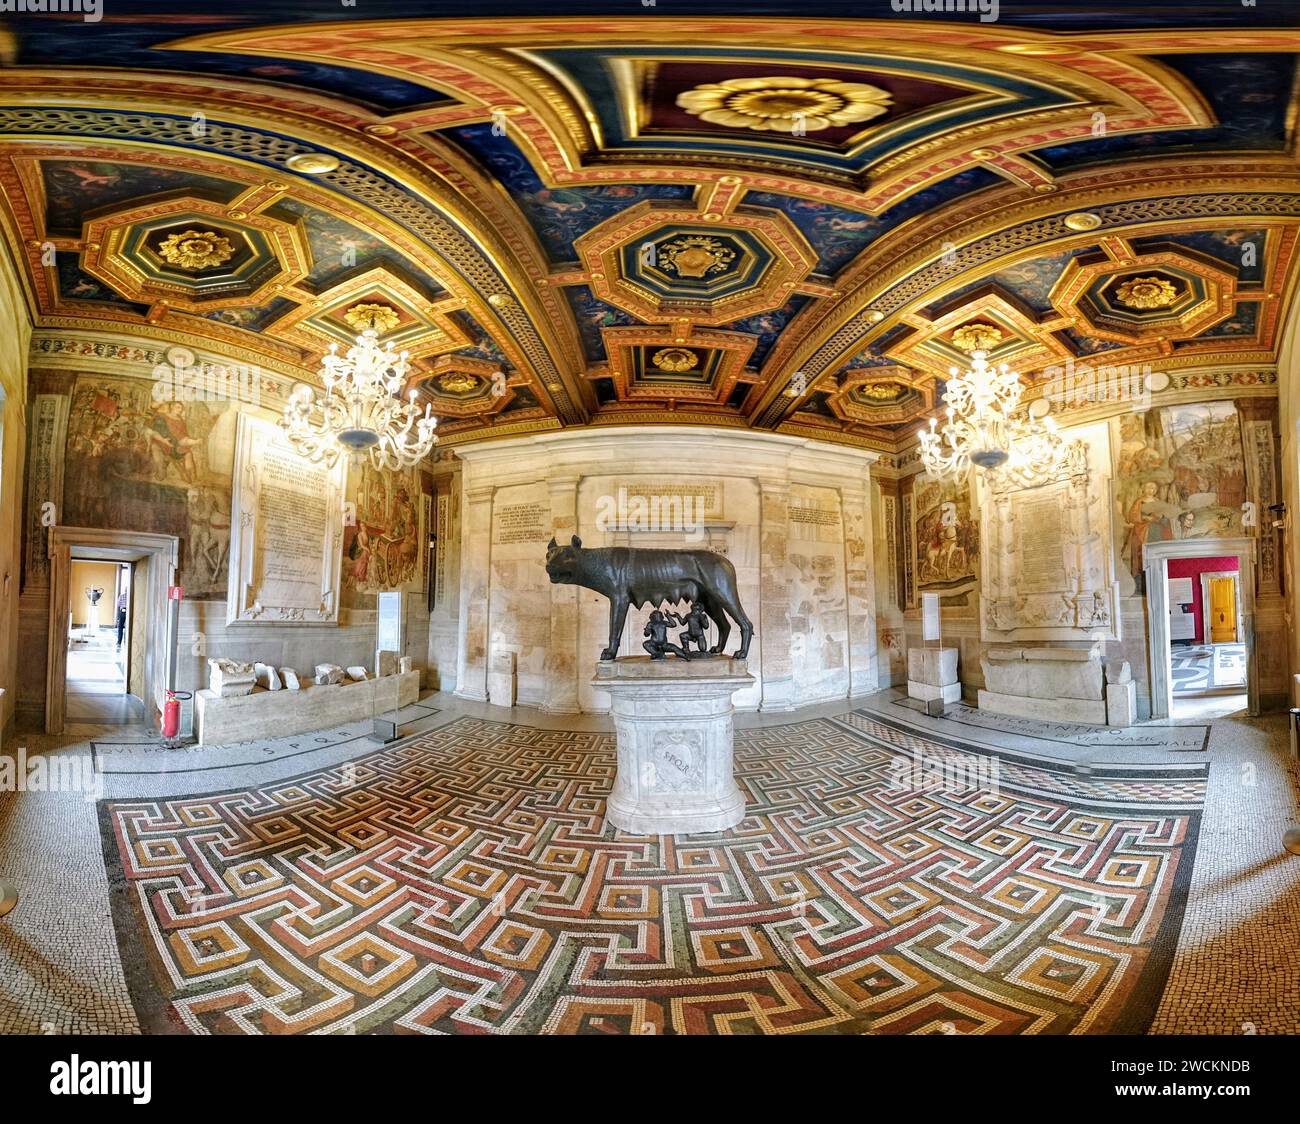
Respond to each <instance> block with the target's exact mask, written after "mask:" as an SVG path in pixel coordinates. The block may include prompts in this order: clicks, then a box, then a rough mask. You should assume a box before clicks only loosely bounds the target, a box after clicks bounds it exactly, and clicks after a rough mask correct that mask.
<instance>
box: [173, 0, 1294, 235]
mask: <svg viewBox="0 0 1300 1124" xmlns="http://www.w3.org/2000/svg"><path fill="white" fill-rule="evenodd" d="M774 33H775V34H777V35H779V43H780V46H781V47H782V48H783V49H786V50H791V51H795V50H798V49H799V48H802V47H807V48H810V49H814V50H816V51H818V52H819V53H820V54H822V55H823V56H824V55H825V54H826V53H827V52H833V53H839V54H842V55H844V56H845V58H846V61H847V60H851V59H852V58H853V53H854V52H862V51H867V52H870V53H871V54H872V55H873V56H876V57H881V58H883V59H884V60H885V64H884V65H886V66H887V65H888V62H889V60H890V59H895V60H898V62H899V63H900V64H904V63H908V62H911V61H912V60H916V59H921V60H927V61H934V60H942V61H946V62H952V63H958V64H961V65H962V66H963V67H965V68H966V69H967V70H968V71H969V72H971V73H972V74H973V75H974V74H977V73H978V71H979V70H980V69H981V68H983V70H984V71H986V72H998V71H1002V70H1005V69H1006V68H1007V66H1008V64H1009V61H1010V60H1011V59H1012V58H1014V66H1015V68H1016V72H1017V73H1018V74H1020V75H1022V76H1024V77H1025V78H1027V79H1029V80H1031V81H1035V82H1038V83H1040V84H1045V85H1048V86H1050V87H1053V88H1055V89H1058V90H1061V91H1062V92H1063V93H1065V94H1066V95H1067V98H1068V101H1069V102H1070V105H1068V106H1066V107H1063V108H1059V109H1051V110H1046V111H1035V112H1033V113H1032V114H1028V115H1026V118H1025V120H1024V122H1023V124H1017V123H1016V122H1015V121H1014V120H1013V121H1012V122H1011V123H1010V124H1009V123H1008V122H1007V121H1005V120H1003V121H991V122H989V124H988V127H987V128H985V129H983V131H982V132H981V128H980V127H978V126H977V127H974V129H973V130H971V131H961V132H960V133H957V132H954V133H952V134H951V135H950V142H949V140H944V141H941V142H940V143H941V145H942V150H941V149H934V150H927V149H926V148H925V146H918V147H917V148H915V149H914V150H913V149H911V148H909V149H908V150H907V151H905V152H904V153H900V154H896V155H895V156H893V157H890V158H888V159H886V160H883V161H881V162H880V163H879V164H878V165H877V166H876V167H875V168H873V169H872V172H871V179H870V182H866V181H863V182H861V183H859V184H857V186H858V187H860V188H862V189H864V190H865V192H866V194H865V196H859V197H858V199H857V202H856V206H858V207H859V208H863V209H866V210H867V211H868V212H869V213H879V211H880V210H881V209H883V208H884V207H885V206H886V205H892V204H894V203H897V202H899V201H900V200H901V199H903V198H905V197H906V196H907V195H908V194H911V193H912V192H914V191H917V190H922V189H923V188H924V187H926V186H928V185H929V184H930V183H932V182H934V181H935V180H936V179H938V178H941V177H942V176H946V175H951V174H952V172H953V171H954V170H956V169H955V168H954V166H953V160H954V158H956V159H959V160H965V161H966V162H969V163H970V164H972V165H973V164H974V163H975V162H976V161H975V158H974V157H973V156H972V155H971V152H972V149H975V148H979V147H988V146H989V145H990V144H992V145H993V146H994V147H995V149H996V150H997V151H998V152H999V153H1003V152H1008V153H1009V152H1012V151H1014V149H1015V148H1016V145H1017V143H1018V142H1021V143H1022V144H1023V146H1024V147H1029V146H1030V145H1031V144H1033V143H1035V142H1036V143H1039V144H1041V143H1042V139H1041V138H1042V136H1043V131H1044V130H1045V129H1048V128H1049V127H1050V129H1051V130H1052V133H1051V135H1052V137H1053V139H1054V140H1056V141H1057V142H1065V141H1066V140H1068V139H1082V138H1084V137H1087V136H1090V135H1091V132H1092V128H1093V113H1094V112H1095V111H1096V110H1097V109H1098V108H1103V109H1104V110H1105V111H1106V112H1107V114H1108V130H1109V132H1110V133H1111V134H1119V133H1123V132H1130V131H1131V132H1140V131H1147V132H1149V131H1152V130H1156V129H1172V128H1189V127H1198V126H1204V125H1209V124H1212V123H1213V115H1212V113H1211V112H1210V110H1209V107H1208V106H1207V105H1206V104H1205V103H1204V101H1203V100H1202V98H1201V96H1200V95H1199V93H1198V92H1197V91H1196V90H1195V88H1194V87H1193V86H1192V85H1191V84H1190V83H1189V82H1188V81H1186V80H1185V79H1184V78H1182V76H1181V75H1180V74H1178V72H1176V71H1174V70H1173V69H1172V68H1169V67H1166V66H1164V65H1163V64H1162V63H1161V62H1160V61H1159V60H1158V59H1156V58H1152V57H1146V56H1148V55H1156V54H1158V53H1160V51H1161V50H1189V49H1191V47H1192V45H1193V44H1195V43H1196V42H1198V41H1203V42H1204V43H1205V44H1206V46H1207V48H1209V49H1214V50H1223V49H1224V48H1223V42H1224V39H1225V37H1224V36H1223V35H1221V34H1219V33H1217V32H1182V31H1180V32H1178V33H1177V34H1175V33H1172V32H1133V33H1126V34H1125V35H1124V36H1123V37H1122V41H1121V39H1120V38H1118V37H1115V36H1087V35H1077V36H1068V37H1067V36H1061V35H1050V34H1045V33H1037V32H1032V31H1026V30H1024V29H1020V28H1012V27H1007V26H1003V25H997V26H994V25H992V24H980V23H967V22H965V21H960V22H958V21H947V22H946V23H945V22H939V21H926V22H924V23H921V22H919V21H918V22H915V23H912V22H898V21H873V20H836V19H820V18H811V19H799V18H787V19H782V20H779V21H777V20H772V19H770V18H757V19H756V18H752V17H722V18H710V19H699V18H691V17H684V18H673V17H656V18H655V19H654V20H653V21H646V20H643V19H642V20H637V19H627V18H612V19H601V20H599V21H594V22H593V21H591V20H587V19H579V18H558V19H547V18H544V17H543V18H516V19H509V18H506V19H493V20H474V19H471V20H451V21H448V20H436V19H435V20H429V19H412V20H384V21H369V22H366V21H357V22H352V21H348V23H347V25H346V27H344V26H341V25H338V24H315V25H311V24H308V25H296V26H293V27H282V28H255V29H240V30H235V31H222V32H214V33H205V34H202V35H198V36H193V37H190V38H186V39H180V40H177V41H174V42H172V43H170V44H168V47H170V48H171V49H177V50H204V51H222V50H227V51H237V52H239V53H242V54H260V55H265V56H268V57H278V56H286V55H287V56H292V57H297V58H303V59H310V60H314V61H318V62H322V63H326V64H331V65H342V66H349V67H353V68H355V67H357V66H358V65H368V64H369V61H368V60H372V59H373V60H374V63H375V65H377V66H379V65H382V66H384V67H387V68H388V69H387V70H386V72H387V73H394V72H397V73H399V74H400V75H401V76H402V77H404V78H405V79H406V80H408V81H413V82H423V83H426V84H431V85H432V86H434V88H437V89H440V90H445V91H449V92H453V93H456V94H458V95H459V96H461V97H462V98H463V99H464V101H465V102H466V103H468V104H469V105H471V106H474V105H477V106H479V107H480V112H479V115H478V119H479V120H486V119H489V117H490V112H489V111H490V108H491V106H492V105H494V104H501V103H504V104H523V105H525V106H528V107H529V108H530V112H529V113H526V114H524V115H523V116H521V117H520V118H518V119H517V122H513V121H512V124H511V128H512V131H513V133H514V136H515V139H516V141H517V142H519V143H521V147H523V148H524V149H525V151H526V153H527V154H528V155H529V156H530V158H533V157H536V158H538V160H537V161H535V167H536V170H537V171H538V173H539V175H540V176H541V178H542V180H543V182H544V183H546V185H547V186H554V185H556V184H558V183H561V182H564V183H569V184H575V185H576V184H578V183H591V182H597V181H598V180H599V178H600V172H599V171H598V170H597V167H596V166H591V167H588V166H587V165H586V163H585V156H586V154H587V153H588V152H589V151H591V149H592V144H593V141H595V142H596V145H597V147H599V142H600V135H599V127H598V124H597V121H598V115H597V114H596V112H595V110H594V109H593V107H591V106H589V105H586V104H583V102H582V97H583V95H582V94H581V92H580V91H577V90H575V89H572V88H570V85H569V84H568V83H566V82H565V81H563V80H562V79H561V78H560V76H558V75H555V74H552V73H550V72H549V71H548V70H547V69H546V68H545V67H544V66H542V65H539V64H538V60H537V55H536V52H537V50H538V49H540V48H544V47H546V46H548V45H552V44H555V45H563V46H566V47H573V46H587V47H591V48H599V47H604V46H609V45H610V44H611V43H615V44H618V45H619V46H620V47H624V46H633V45H640V46H663V45H664V44H665V43H677V42H681V41H682V40H683V39H689V38H690V37H692V36H696V37H698V38H699V39H700V41H702V42H707V43H709V44H711V45H717V46H720V47H721V46H726V47H751V48H752V47H753V45H754V43H755V42H764V41H766V40H768V39H770V38H771V37H772V36H773V34H774ZM1226 38H1228V39H1231V40H1233V42H1234V44H1235V46H1234V49H1236V50H1261V51H1262V50H1280V51H1284V50H1287V49H1288V47H1290V49H1300V33H1293V32H1288V31H1272V30H1262V31H1260V32H1256V33H1250V34H1239V35H1230V36H1227V37H1226ZM1039 46H1046V47H1050V48H1051V53H1049V52H1048V51H1046V50H1035V48H1036V47H1039ZM1062 47H1069V48H1070V49H1068V50H1061V48H1062ZM1099 59H1104V65H1102V66H1098V60H1099ZM1094 70H1095V72H1094ZM431 117H432V114H431V112H427V113H423V114H421V113H418V112H417V113H412V114H407V115H401V117H400V119H399V120H398V121H397V125H398V127H399V128H401V127H403V126H411V127H419V128H422V129H427V128H429V127H430V123H431ZM443 119H444V120H447V118H446V116H445V115H444V118H443ZM447 123H452V122H450V121H447ZM697 163H700V164H701V166H704V165H706V164H707V162H697ZM995 166H996V165H995ZM999 170H1001V169H999ZM760 171H761V169H760ZM805 174H810V173H805ZM836 178H837V177H836V176H835V175H829V176H828V178H827V182H828V183H829V182H834V181H835V179H836ZM839 178H841V179H842V178H843V177H842V176H840V177H839ZM1012 178H1014V176H1013V177H1012ZM764 189H766V190H776V189H777V188H774V187H771V186H765V188H764ZM838 202H839V203H840V204H841V205H854V204H853V203H849V202H848V201H847V199H841V200H838Z"/></svg>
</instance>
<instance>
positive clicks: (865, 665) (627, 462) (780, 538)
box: [456, 426, 878, 713]
mask: <svg viewBox="0 0 1300 1124" xmlns="http://www.w3.org/2000/svg"><path fill="white" fill-rule="evenodd" d="M456 453H457V455H458V457H459V458H460V460H461V463H462V470H461V479H460V498H461V504H460V506H461V511H462V519H461V527H460V539H459V546H460V554H459V566H460V579H459V590H460V596H459V599H458V625H459V636H458V652H457V657H458V658H457V674H456V694H457V695H459V696H461V697H462V698H468V699H474V700H476V701H480V702H485V701H490V702H493V703H495V702H496V701H497V699H496V698H492V697H491V691H490V685H489V672H490V668H491V667H492V666H493V665H494V661H497V660H505V659H506V658H508V657H509V656H510V655H513V657H514V660H515V667H516V680H517V683H518V698H517V701H518V703H519V705H521V706H534V707H537V708H539V709H542V710H545V711H547V712H550V713H575V712H605V711H608V710H609V709H610V705H611V699H610V693H609V691H607V690H605V689H604V688H603V687H602V685H601V683H599V682H596V683H593V681H592V678H593V671H594V670H595V666H596V662H597V657H598V656H599V654H600V651H601V649H602V648H603V647H604V646H605V643H606V640H607V634H608V630H609V606H608V602H607V601H606V600H605V598H604V597H602V596H601V595H600V594H597V593H594V592H592V591H591V590H587V589H582V588H578V587H575V586H571V585H563V584H555V585H553V584H551V582H550V579H549V578H548V577H547V574H546V568H545V565H546V544H547V542H548V541H549V540H550V538H551V537H552V536H555V537H556V538H557V539H558V540H559V541H561V542H567V541H568V540H569V539H570V538H571V537H572V536H573V535H577V536H578V537H579V538H581V540H582V544H583V546H584V547H585V548H600V547H613V546H628V547H657V548H666V549H674V548H684V549H695V550H712V551H716V552H717V553H720V554H724V555H726V557H727V558H728V559H730V561H731V563H732V565H733V566H734V567H735V569H736V577H737V583H738V588H739V593H740V599H741V603H742V604H743V605H744V607H745V611H746V613H747V614H748V615H749V617H750V619H751V620H752V621H753V622H754V625H755V638H754V642H753V644H752V645H751V647H750V650H749V657H748V661H747V666H748V670H749V673H750V674H752V675H753V680H752V682H749V681H747V682H746V683H745V684H744V685H742V686H741V687H740V688H739V689H738V690H737V692H736V697H735V705H736V706H737V707H738V708H739V709H742V710H743V709H749V710H754V709H760V710H765V711H766V710H770V711H786V710H793V709H796V708H798V707H800V706H806V705H810V704H812V703H815V702H830V701H834V700H836V699H847V698H852V697H856V696H858V695H862V694H867V693H869V692H870V691H873V690H875V689H876V685H877V682H878V679H877V670H876V652H877V640H876V619H875V603H876V587H875V568H874V567H873V566H872V564H871V559H872V557H873V554H874V550H875V548H874V543H873V524H874V521H873V519H872V516H871V508H870V494H871V493H870V487H869V484H870V480H869V476H868V473H869V471H870V467H871V464H872V463H873V462H874V461H875V459H876V457H875V454H873V453H869V452H865V451H863V450H860V449H848V448H840V447H836V446H831V445H826V444H822V443H820V442H817V441H811V440H808V439H806V438H796V437H787V436H784V435H776V434H756V433H737V432H733V431H728V430H724V429H715V428H708V427H702V426H690V427H687V426H635V427H631V426H628V427H619V429H618V431H617V432H601V431H592V430H586V431H582V430H574V431H568V432H562V433H545V434H536V435H531V436H527V437H519V438H508V439H500V440H490V441H482V442H474V443H467V444H465V445H460V446H457V448H456ZM679 517H680V518H679ZM686 524H689V525H686ZM676 608H677V609H678V610H684V608H685V606H684V605H679V606H676ZM649 612H650V607H648V606H647V607H645V608H636V607H634V608H633V610H632V611H631V612H629V613H628V618H627V623H626V626H625V629H624V633H623V636H622V639H621V647H620V656H643V655H644V654H645V653H644V652H643V651H642V646H641V645H642V640H643V635H642V634H643V630H644V628H645V623H646V618H647V617H648V615H649ZM675 631H676V630H675ZM712 635H716V633H713V634H712ZM738 641H739V635H738V631H737V630H736V629H735V628H734V626H733V629H732V633H731V637H730V638H729V640H728V642H727V645H726V650H727V652H728V654H730V653H733V652H735V651H736V647H737V644H738Z"/></svg>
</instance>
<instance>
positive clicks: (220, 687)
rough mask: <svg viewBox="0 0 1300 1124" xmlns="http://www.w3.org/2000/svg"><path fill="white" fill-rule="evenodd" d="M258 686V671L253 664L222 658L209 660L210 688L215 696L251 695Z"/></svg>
mask: <svg viewBox="0 0 1300 1124" xmlns="http://www.w3.org/2000/svg"><path fill="white" fill-rule="evenodd" d="M256 686H257V674H256V669H255V668H254V667H253V665H252V664H251V663H241V662H240V661H239V660H227V659H221V658H218V659H210V660H208V688H209V689H210V690H211V691H212V693H213V694H214V695H221V696H222V697H230V696H234V695H251V694H252V693H253V688H254V687H256Z"/></svg>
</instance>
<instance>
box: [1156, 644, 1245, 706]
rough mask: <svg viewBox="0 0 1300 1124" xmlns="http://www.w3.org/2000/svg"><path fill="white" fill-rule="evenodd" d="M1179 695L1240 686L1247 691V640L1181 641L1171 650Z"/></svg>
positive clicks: (1242, 690) (1174, 676)
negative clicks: (1209, 642) (1189, 644)
mask: <svg viewBox="0 0 1300 1124" xmlns="http://www.w3.org/2000/svg"><path fill="white" fill-rule="evenodd" d="M1169 663H1170V670H1171V673H1172V676H1173V687H1174V694H1175V695H1194V694H1200V693H1202V692H1206V691H1214V690H1224V689H1229V688H1233V687H1235V688H1237V689H1238V690H1240V691H1241V692H1242V693H1243V694H1244V693H1245V691H1246V645H1245V644H1209V645H1206V644H1193V645H1192V646H1190V647H1187V646H1184V645H1179V646H1177V647H1175V648H1173V650H1172V651H1171V652H1170V657H1169Z"/></svg>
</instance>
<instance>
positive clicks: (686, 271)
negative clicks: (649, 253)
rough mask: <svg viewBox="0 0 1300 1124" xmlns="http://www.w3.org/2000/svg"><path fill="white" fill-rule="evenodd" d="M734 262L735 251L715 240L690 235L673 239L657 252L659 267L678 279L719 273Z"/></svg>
mask: <svg viewBox="0 0 1300 1124" xmlns="http://www.w3.org/2000/svg"><path fill="white" fill-rule="evenodd" d="M735 260H736V251H735V250H733V249H731V248H730V247H728V246H724V245H723V244H722V243H721V242H719V241H718V240H717V239H716V238H706V237H705V236H704V235H696V234H690V235H686V236H685V237H682V238H674V239H673V240H672V241H671V242H669V243H667V244H666V245H665V246H663V247H662V248H661V249H660V250H659V252H658V262H659V265H660V266H661V267H662V268H664V269H667V270H669V271H670V272H673V273H676V274H677V275H678V276H679V277H704V276H706V275H708V274H710V273H721V272H723V271H724V270H725V269H726V268H727V266H729V265H730V264H731V263H732V262H733V261H735Z"/></svg>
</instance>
